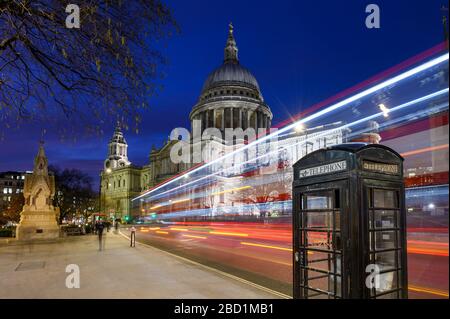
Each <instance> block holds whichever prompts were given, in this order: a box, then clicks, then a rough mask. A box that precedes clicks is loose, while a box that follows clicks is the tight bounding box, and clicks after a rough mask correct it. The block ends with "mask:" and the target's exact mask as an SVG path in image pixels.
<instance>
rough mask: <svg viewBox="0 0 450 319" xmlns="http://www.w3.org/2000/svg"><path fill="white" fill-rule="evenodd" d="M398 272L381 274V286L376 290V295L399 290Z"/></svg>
mask: <svg viewBox="0 0 450 319" xmlns="http://www.w3.org/2000/svg"><path fill="white" fill-rule="evenodd" d="M397 288H398V287H397V272H396V271H391V272H386V273H381V274H379V286H378V287H376V288H375V291H376V294H377V295H378V294H380V293H383V292H387V291H389V290H394V289H397Z"/></svg>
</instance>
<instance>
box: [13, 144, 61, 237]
mask: <svg viewBox="0 0 450 319" xmlns="http://www.w3.org/2000/svg"><path fill="white" fill-rule="evenodd" d="M54 195H55V177H54V176H49V175H48V161H47V157H46V156H45V152H44V146H43V143H42V142H41V144H40V146H39V152H38V154H37V156H36V158H35V159H34V169H33V174H28V175H26V176H25V185H24V190H23V196H24V197H25V205H24V206H23V209H22V212H21V213H20V223H19V225H18V226H17V230H16V238H17V240H20V241H32V240H40V239H46V240H47V239H56V238H58V237H59V231H60V229H59V226H58V218H59V208H58V207H54V206H53V205H52V200H53V196H54Z"/></svg>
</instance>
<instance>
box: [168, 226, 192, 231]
mask: <svg viewBox="0 0 450 319" xmlns="http://www.w3.org/2000/svg"><path fill="white" fill-rule="evenodd" d="M170 230H176V231H189V229H187V228H176V227H170Z"/></svg>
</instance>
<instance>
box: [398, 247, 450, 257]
mask: <svg viewBox="0 0 450 319" xmlns="http://www.w3.org/2000/svg"><path fill="white" fill-rule="evenodd" d="M407 251H408V254H418V255H431V256H440V257H448V250H447V251H445V250H441V249H428V248H409V247H408V249H407Z"/></svg>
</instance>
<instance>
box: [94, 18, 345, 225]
mask: <svg viewBox="0 0 450 319" xmlns="http://www.w3.org/2000/svg"><path fill="white" fill-rule="evenodd" d="M233 31H234V30H233V26H232V25H231V24H230V26H229V30H228V37H227V41H226V46H225V49H224V59H223V63H222V65H220V66H219V67H218V68H216V69H215V70H213V72H211V73H210V74H209V76H208V77H207V79H206V81H205V83H204V85H203V88H202V90H201V93H200V96H199V98H198V101H197V103H196V104H195V105H194V107H193V108H192V111H191V112H190V115H189V116H190V121H191V133H192V134H190V138H189V139H188V140H184V141H181V142H185V143H188V144H187V145H189V147H190V148H191V150H192V152H191V155H190V156H191V158H190V161H187V163H186V162H180V163H176V162H174V161H173V160H172V159H171V156H170V155H171V150H172V148H173V147H174V145H175V144H177V143H179V142H180V141H179V140H168V141H167V142H166V143H165V145H164V146H163V147H162V148H161V149H155V148H153V149H152V150H151V152H150V154H149V163H148V164H147V165H145V166H143V167H138V166H135V165H133V164H132V163H131V162H130V161H129V160H128V155H127V151H128V145H127V143H126V140H125V138H124V136H123V132H122V131H121V129H120V126H119V125H118V126H117V128H116V130H115V132H114V134H113V137H112V139H111V141H110V143H109V144H108V157H107V159H106V160H105V162H104V169H103V170H102V172H101V174H100V177H101V184H100V187H101V195H100V196H101V197H100V198H101V203H100V207H101V212H102V213H104V214H105V215H106V216H107V217H109V218H124V217H125V216H130V215H131V214H132V207H131V199H132V198H134V197H136V196H137V195H139V194H140V193H141V192H143V191H146V190H148V189H149V188H151V187H153V186H155V185H158V184H160V183H162V182H164V181H165V180H167V179H169V178H171V177H173V176H175V175H177V174H179V173H180V172H183V171H185V170H187V169H189V168H190V167H192V166H193V165H195V164H196V163H198V161H195V160H194V157H195V156H196V155H198V154H196V151H195V150H196V149H200V150H201V152H202V154H200V155H201V156H200V157H201V161H203V162H208V161H210V160H212V159H215V158H217V157H218V156H221V155H222V154H223V153H225V152H227V150H229V149H232V148H236V147H239V146H242V145H244V143H245V142H246V140H245V139H239V138H236V139H233V140H232V143H230V141H228V139H226V133H227V132H226V130H227V129H234V130H236V129H238V130H239V129H242V131H248V129H253V130H254V131H256V133H257V134H260V133H261V131H263V132H264V131H265V132H268V131H269V130H270V128H271V124H272V119H273V115H272V112H271V110H270V107H269V106H268V105H267V104H266V103H265V101H264V98H263V95H262V93H261V90H260V87H259V84H258V82H257V80H256V78H255V76H254V75H253V74H252V73H251V72H250V71H249V70H248V69H247V68H245V67H244V66H242V65H241V63H240V61H239V58H238V48H237V45H236V41H235V38H234V34H233ZM211 130H213V131H215V134H213V135H212V136H208V138H207V141H205V139H204V138H203V137H204V136H205V134H207V133H208V132H209V131H211ZM195 132H199V135H200V136H201V137H202V138H200V139H196V138H195V137H194V138H193V137H192V136H195ZM314 134H315V133H314V132H311V133H310V134H309V135H308V143H307V145H306V149H298V150H296V153H295V155H293V157H294V158H293V159H292V160H295V161H296V160H297V159H298V158H300V157H301V156H304V155H305V154H306V153H308V152H310V151H313V150H315V149H318V148H321V147H324V146H327V145H330V144H336V143H341V142H342V141H343V139H344V133H343V132H342V131H339V130H337V131H336V130H334V129H333V128H331V127H330V128H329V134H327V135H326V136H325V137H324V134H323V131H322V132H321V133H320V134H317V136H320V138H319V137H318V138H317V140H314V139H313V137H314ZM305 138H306V137H305V135H304V134H303V135H302V134H296V135H295V136H292V137H289V138H288V139H284V140H283V141H281V144H280V145H284V144H286V145H289V144H290V143H296V144H298V143H300V142H301V141H302V139H303V140H305ZM292 139H294V140H295V141H294V140H292ZM199 144H200V145H199ZM205 144H208V147H206V148H205V147H204V146H205ZM308 145H309V147H310V148H309V149H308ZM198 146H199V147H198ZM237 156H245V155H243V154H240V155H237ZM245 160H247V159H246V158H240V157H239V158H234V157H233V160H232V161H231V163H227V164H224V163H217V165H221V166H222V168H223V165H228V166H233V163H239V162H240V163H242V162H243V161H245ZM238 166H239V165H238ZM212 169H214V167H213V168H212ZM224 182H225V183H229V182H232V181H226V180H224ZM229 200H232V198H230V199H229ZM212 201H214V202H215V200H214V199H212ZM226 201H227V200H226V199H224V196H221V197H220V198H219V199H218V200H217V205H221V204H224V203H225V202H226ZM214 205H215V204H214Z"/></svg>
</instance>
